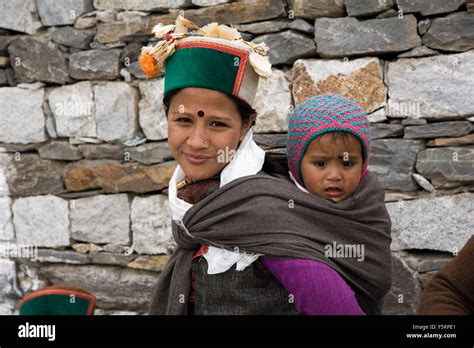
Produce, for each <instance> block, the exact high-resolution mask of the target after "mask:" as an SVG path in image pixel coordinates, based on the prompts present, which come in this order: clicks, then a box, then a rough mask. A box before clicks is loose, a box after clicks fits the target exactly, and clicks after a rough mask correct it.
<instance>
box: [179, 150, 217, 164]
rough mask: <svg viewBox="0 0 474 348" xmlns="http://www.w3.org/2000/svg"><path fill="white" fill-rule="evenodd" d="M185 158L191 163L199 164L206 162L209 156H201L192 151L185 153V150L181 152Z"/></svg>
mask: <svg viewBox="0 0 474 348" xmlns="http://www.w3.org/2000/svg"><path fill="white" fill-rule="evenodd" d="M183 154H184V156H185V158H186V159H187V160H188V161H189V162H190V163H192V164H196V165H199V164H204V163H206V162H207V161H208V160H209V159H210V158H212V157H210V156H203V155H197V154H193V153H186V152H183Z"/></svg>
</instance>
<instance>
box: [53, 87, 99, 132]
mask: <svg viewBox="0 0 474 348" xmlns="http://www.w3.org/2000/svg"><path fill="white" fill-rule="evenodd" d="M48 101H49V107H50V109H51V112H52V113H53V115H54V120H55V124H56V132H57V134H58V136H60V137H83V136H84V137H95V136H96V135H97V132H96V121H95V105H94V99H93V93H92V85H91V83H90V82H88V81H86V82H79V83H75V84H72V85H67V86H63V87H60V88H57V89H54V90H52V91H51V92H50V93H49V95H48Z"/></svg>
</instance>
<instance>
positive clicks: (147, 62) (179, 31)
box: [139, 15, 272, 78]
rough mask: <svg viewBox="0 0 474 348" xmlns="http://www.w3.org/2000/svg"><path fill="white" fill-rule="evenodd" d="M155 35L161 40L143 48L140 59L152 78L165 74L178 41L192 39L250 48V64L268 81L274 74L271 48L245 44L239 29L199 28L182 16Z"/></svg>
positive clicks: (161, 26) (158, 28) (212, 25)
mask: <svg viewBox="0 0 474 348" xmlns="http://www.w3.org/2000/svg"><path fill="white" fill-rule="evenodd" d="M152 32H153V34H155V37H156V38H157V39H161V41H159V42H158V44H156V45H155V46H154V47H143V48H142V51H141V55H140V58H139V63H140V66H141V68H142V70H143V71H144V72H145V73H146V74H147V76H148V77H155V76H157V75H158V74H159V73H160V72H161V71H163V69H164V65H165V61H166V59H168V58H169V57H170V56H171V55H172V54H173V53H174V52H175V46H176V40H179V39H182V38H184V37H189V36H203V37H212V38H218V39H224V40H229V41H232V42H234V43H235V44H237V45H240V46H242V47H243V48H248V47H250V48H251V49H252V52H250V55H249V62H250V65H251V66H252V67H253V68H254V70H255V72H256V73H257V74H258V75H260V76H261V77H263V78H268V77H270V76H271V74H272V66H271V64H270V60H269V58H268V56H267V52H268V46H267V45H266V44H265V43H264V42H261V43H258V44H257V43H253V42H249V41H245V40H244V39H242V37H241V35H240V33H239V32H238V31H237V30H236V29H234V28H231V27H229V26H227V25H223V24H221V25H219V24H217V23H215V22H214V23H209V24H206V25H205V26H204V27H202V28H199V27H198V26H197V25H196V24H194V23H193V22H191V21H189V20H187V19H186V18H184V17H183V16H182V15H179V16H178V17H177V18H176V21H175V24H167V25H165V24H162V23H159V24H157V25H155V26H154V27H153V31H152Z"/></svg>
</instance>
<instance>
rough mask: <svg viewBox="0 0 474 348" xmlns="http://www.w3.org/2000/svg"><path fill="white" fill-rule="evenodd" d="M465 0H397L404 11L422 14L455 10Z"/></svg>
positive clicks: (428, 14) (427, 14)
mask: <svg viewBox="0 0 474 348" xmlns="http://www.w3.org/2000/svg"><path fill="white" fill-rule="evenodd" d="M464 2H465V0H450V1H444V0H397V5H398V8H399V9H401V10H402V11H403V13H412V12H418V13H421V15H422V16H431V15H434V14H439V13H445V12H453V11H456V10H457V9H458V8H459V7H461V6H462V5H463V4H464Z"/></svg>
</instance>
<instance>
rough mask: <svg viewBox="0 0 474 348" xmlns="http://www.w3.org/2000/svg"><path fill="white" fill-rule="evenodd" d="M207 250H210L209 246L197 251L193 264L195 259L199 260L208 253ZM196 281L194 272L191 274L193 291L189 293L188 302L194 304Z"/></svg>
mask: <svg viewBox="0 0 474 348" xmlns="http://www.w3.org/2000/svg"><path fill="white" fill-rule="evenodd" d="M207 250H208V246H207V245H201V247H200V248H199V250H198V251H196V254H194V256H193V259H192V260H191V262H192V261H193V260H194V259H195V258H198V257H200V256H202V255H204V254H205V253H207ZM195 280H196V276H195V274H194V272H191V291H190V292H189V296H188V302H193V303H194V283H195Z"/></svg>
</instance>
